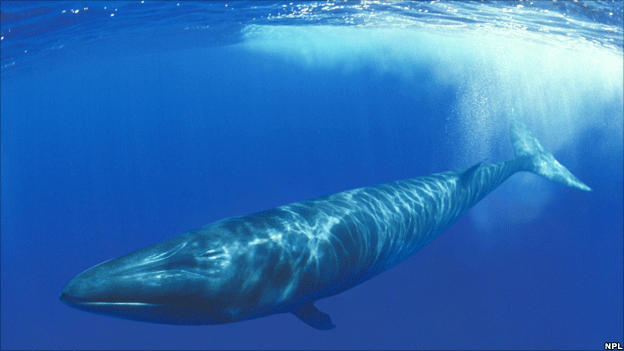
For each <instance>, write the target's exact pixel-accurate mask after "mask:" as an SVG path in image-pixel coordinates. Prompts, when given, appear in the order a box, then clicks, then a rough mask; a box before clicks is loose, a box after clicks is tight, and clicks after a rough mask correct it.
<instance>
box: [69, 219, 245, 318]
mask: <svg viewBox="0 0 624 351" xmlns="http://www.w3.org/2000/svg"><path fill="white" fill-rule="evenodd" d="M224 234H225V235H227V233H224V232H219V231H218V230H217V231H216V232H215V231H214V229H213V230H211V231H210V233H206V232H205V230H203V228H200V229H197V230H194V231H190V232H187V233H186V234H184V235H182V236H180V237H177V238H174V239H171V240H168V241H165V242H162V243H159V244H156V245H153V246H150V247H147V248H144V249H142V250H138V251H135V252H133V253H130V254H127V255H124V256H121V257H118V258H115V259H112V260H109V261H106V262H103V263H101V264H99V265H97V266H95V267H92V268H90V269H88V270H86V271H84V272H83V273H81V274H79V275H78V276H76V277H75V278H74V279H72V280H71V281H70V282H69V283H68V284H67V285H66V286H65V288H64V289H63V291H62V293H61V296H60V299H61V301H63V302H64V303H65V304H67V305H69V306H71V307H74V308H77V309H80V310H83V311H88V312H93V313H98V314H103V315H107V316H112V317H118V318H124V319H131V320H139V321H145V322H153V323H166V324H222V323H228V322H231V321H235V320H236V318H235V317H234V316H233V315H232V313H231V311H230V310H231V309H232V308H230V307H232V303H234V301H231V300H232V296H233V294H230V293H229V292H231V291H232V290H235V289H236V287H235V286H234V285H235V282H234V281H233V279H231V278H232V276H233V274H232V272H233V271H234V270H235V267H233V263H232V259H231V255H230V253H228V250H227V246H224V245H223V237H224ZM234 309H235V308H234Z"/></svg>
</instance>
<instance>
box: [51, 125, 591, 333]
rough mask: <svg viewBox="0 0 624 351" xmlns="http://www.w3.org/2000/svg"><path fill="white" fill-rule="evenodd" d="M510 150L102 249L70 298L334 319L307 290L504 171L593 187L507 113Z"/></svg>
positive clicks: (391, 253) (168, 312)
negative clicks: (108, 252) (457, 166)
mask: <svg viewBox="0 0 624 351" xmlns="http://www.w3.org/2000/svg"><path fill="white" fill-rule="evenodd" d="M510 135H511V141H512V144H513V147H514V152H515V157H514V158H513V159H511V160H509V161H505V162H499V163H494V164H484V163H483V162H480V163H477V164H475V165H474V166H472V167H469V168H466V169H461V170H455V171H448V172H442V173H436V174H431V175H427V176H422V177H416V178H411V179H406V180H400V181H395V182H391V183H386V184H381V185H376V186H370V187H364V188H359V189H354V190H349V191H344V192H340V193H337V194H333V195H328V196H322V197H319V198H315V199H311V200H306V201H301V202H296V203H292V204H288V205H285V206H280V207H277V208H274V209H270V210H267V211H262V212H258V213H253V214H250V215H246V216H240V217H232V218H226V219H223V220H220V221H217V222H214V223H211V224H208V225H206V226H203V227H201V228H198V229H195V230H191V231H189V232H187V233H185V234H183V235H181V236H179V237H176V238H173V239H170V240H167V241H164V242H162V243H159V244H156V245H153V246H149V247H147V248H144V249H141V250H138V251H135V252H133V253H129V254H127V255H124V256H121V257H118V258H115V259H112V260H109V261H106V262H104V263H101V264H99V265H97V266H95V267H93V268H90V269H88V270H86V271H85V272H83V273H81V274H80V275H78V276H77V277H75V278H74V279H73V280H71V281H70V282H69V283H68V284H67V286H65V288H64V289H63V292H62V293H61V296H60V298H61V300H62V301H63V302H64V303H66V304H67V305H69V306H71V307H74V308H77V309H80V310H84V311H89V312H94V313H99V314H103V315H108V316H113V317H118V318H125V319H131V320H138V321H145V322H153V323H166V324H182V325H197V324H223V323H232V322H237V321H243V320H248V319H252V318H259V317H264V316H268V315H272V314H276V313H293V314H294V315H295V316H297V317H298V318H299V319H301V320H302V321H303V322H305V323H307V324H308V325H310V326H312V327H314V328H316V329H320V330H329V329H333V328H334V327H335V326H334V324H333V323H332V322H331V319H330V317H329V315H327V314H326V313H323V312H321V311H319V310H318V309H317V308H316V307H315V306H314V302H315V301H317V300H319V299H322V298H325V297H328V296H332V295H335V294H338V293H340V292H343V291H345V290H347V289H350V288H352V287H354V286H356V285H358V284H360V283H362V282H364V281H366V280H368V279H370V278H372V277H374V276H376V275H378V274H380V273H382V272H384V271H386V270H387V269H389V268H391V267H393V266H395V265H397V264H398V263H400V262H402V261H404V260H405V259H407V258H408V257H410V256H412V255H413V254H414V253H416V252H417V251H419V250H420V249H421V248H423V247H424V246H425V245H426V244H427V243H429V242H430V241H431V240H433V239H434V238H436V237H437V236H438V235H439V234H440V233H442V232H443V231H444V230H445V229H447V228H448V227H449V226H450V225H451V224H453V223H454V222H455V221H456V220H457V219H458V218H459V217H461V216H462V215H463V214H464V213H465V212H466V211H468V210H469V209H470V208H471V207H473V206H474V205H475V204H476V203H477V202H479V201H480V200H481V199H482V198H483V197H485V196H486V195H487V194H489V193H490V192H492V191H493V190H494V189H495V188H496V187H498V186H499V185H500V184H501V183H502V182H504V181H505V180H506V179H507V178H509V177H510V176H511V175H512V174H514V173H516V172H519V171H528V172H532V173H535V174H539V175H541V176H543V177H545V178H547V179H550V180H552V181H555V182H558V183H561V184H563V185H567V186H570V187H573V188H577V189H580V190H585V191H591V189H590V188H589V187H588V186H587V185H585V184H584V183H582V182H581V181H580V180H579V179H577V178H576V177H575V176H574V175H572V174H571V173H570V172H569V171H568V170H567V169H566V168H565V167H564V166H562V165H561V164H559V162H557V160H555V158H554V157H553V155H552V154H550V153H548V152H547V151H545V150H544V149H543V147H542V146H541V145H540V143H539V141H538V140H537V139H536V138H535V136H534V135H533V134H532V133H531V131H529V130H528V129H527V128H526V127H525V126H524V124H522V123H521V122H519V121H518V120H517V119H516V118H515V117H513V114H512V116H511V118H510Z"/></svg>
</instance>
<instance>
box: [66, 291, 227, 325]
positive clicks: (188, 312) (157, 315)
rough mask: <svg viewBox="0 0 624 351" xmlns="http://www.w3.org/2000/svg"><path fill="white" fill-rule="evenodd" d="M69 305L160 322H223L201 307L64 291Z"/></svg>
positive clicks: (189, 323)
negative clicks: (115, 299)
mask: <svg viewBox="0 0 624 351" xmlns="http://www.w3.org/2000/svg"><path fill="white" fill-rule="evenodd" d="M59 298H60V300H61V301H62V302H63V303H64V304H66V305H67V306H70V307H73V308H75V309H78V310H82V311H86V312H91V313H96V314H101V315H104V316H109V317H116V318H121V319H129V320H133V321H141V322H150V323H158V324H176V325H202V324H221V323H223V322H220V321H217V320H214V318H212V317H211V316H210V315H209V314H208V313H206V312H207V311H206V310H204V309H201V308H192V307H181V306H174V305H168V304H159V303H146V302H107V301H92V300H83V299H80V298H75V297H72V296H70V295H69V294H67V293H65V292H63V293H61V296H60V297H59Z"/></svg>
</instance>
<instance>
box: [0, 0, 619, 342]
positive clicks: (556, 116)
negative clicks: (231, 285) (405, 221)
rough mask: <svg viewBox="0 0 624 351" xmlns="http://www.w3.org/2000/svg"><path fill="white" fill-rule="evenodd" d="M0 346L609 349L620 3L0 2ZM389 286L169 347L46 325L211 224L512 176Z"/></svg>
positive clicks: (149, 330)
mask: <svg viewBox="0 0 624 351" xmlns="http://www.w3.org/2000/svg"><path fill="white" fill-rule="evenodd" d="M1 7H2V8H1V10H2V14H1V15H2V17H1V19H2V21H1V26H2V29H1V45H2V55H1V73H2V82H1V84H2V85H1V113H2V115H1V117H2V120H1V180H2V187H1V230H2V248H1V250H2V252H1V253H2V256H1V258H2V267H1V268H2V275H1V279H2V281H1V283H2V288H1V293H2V302H1V313H2V325H1V332H2V341H1V346H2V348H3V349H17V348H20V349H24V348H26V349H41V348H45V349H67V348H78V349H187V348H200V349H204V348H211V349H212V348H215V349H232V348H234V349H241V348H263V349H275V348H287V349H306V348H314V349H319V348H329V349H363V348H365V349H376V348H380V349H394V348H399V349H603V348H604V343H605V342H621V343H623V344H624V337H623V335H622V331H623V330H624V327H623V310H624V307H623V286H624V282H623V274H622V270H623V266H624V263H623V252H624V247H623V234H622V233H623V227H622V223H623V221H624V219H623V206H622V204H623V201H624V200H623V195H622V194H623V186H622V185H623V179H622V177H623V174H624V171H623V164H624V161H623V150H622V149H623V148H622V144H623V140H622V139H623V137H622V135H623V131H624V127H623V125H622V123H623V119H624V117H623V115H624V113H623V91H622V90H623V84H624V83H623V72H622V71H623V67H622V62H623V61H622V59H623V48H622V45H623V44H622V43H623V39H622V33H623V30H622V17H623V16H622V2H561V1H557V2H537V1H536V2H533V3H531V2H527V1H523V2H493V3H487V2H486V3H482V2H476V3H472V2H462V3H455V2H446V3H429V2H426V3H359V2H348V3H313V2H305V3H298V2H294V3H291V2H275V3H272V2H271V3H270V2H232V3H223V2H219V3H194V2H180V3H176V2H162V3H153V2H145V3H141V2H130V3H117V2H45V3H39V2H34V3H33V2H29V3H20V2H2V4H1ZM511 108H514V109H515V111H517V112H518V113H519V115H520V118H521V119H522V120H523V121H524V122H525V123H526V124H527V125H528V126H529V128H530V129H531V130H533V132H534V133H535V134H536V135H537V137H538V138H539V139H540V141H541V142H542V144H543V145H544V147H545V149H547V150H549V151H551V152H553V154H554V155H555V156H556V157H557V159H558V160H559V161H560V162H561V163H562V164H564V165H566V166H567V167H568V168H569V169H570V170H571V171H572V172H573V173H574V174H575V175H576V176H577V177H578V178H580V179H581V180H582V181H583V182H585V183H586V184H588V185H589V186H590V187H592V188H593V189H594V191H593V192H591V193H586V192H581V191H577V190H574V189H570V188H566V187H563V186H561V185H558V184H555V183H551V182H549V181H547V180H545V179H542V178H540V177H538V176H535V175H533V174H528V173H526V174H525V173H522V174H517V175H514V176H513V177H512V178H511V179H509V180H508V181H507V182H506V183H504V184H503V185H502V186H501V187H500V188H499V189H497V190H496V191H494V192H493V193H492V194H490V195H489V196H488V197H486V198H485V199H484V200H483V201H482V202H481V203H479V204H478V205H477V206H476V207H475V208H473V209H472V210H471V211H470V212H468V213H467V214H466V215H465V216H464V217H462V218H461V219H460V220H459V221H458V222H456V223H455V224H454V225H453V226H452V227H451V228H450V229H449V230H447V231H446V232H445V233H443V234H442V235H441V236H440V237H438V238H437V239H436V240H434V241H433V242H431V243H430V244H429V245H428V246H426V247H425V248H424V249H423V250H422V251H420V252H419V253H417V254H416V255H414V256H413V257H412V258H410V259H408V260H407V261H405V262H404V263H402V264H400V265H398V266H397V267H395V268H393V269H391V270H389V271H387V272H385V273H383V274H381V275H380V276H378V277H376V278H374V279H372V280H370V281H368V282H366V283H364V284H361V285H360V286H357V287H355V288H353V289H351V290H348V291H346V292H344V293H342V294H339V295H336V296H334V297H331V298H327V299H324V300H320V301H318V302H317V303H316V306H317V307H319V309H321V310H322V311H324V312H326V313H328V314H329V315H330V316H331V317H332V321H333V322H334V324H336V326H337V327H336V328H335V329H334V330H332V331H329V332H321V331H317V330H315V329H312V328H310V327H309V326H307V325H305V324H304V323H302V322H301V321H299V320H298V319H296V318H295V317H294V316H292V315H290V314H284V315H274V316H271V317H267V318H260V319H256V320H251V321H246V322H240V323H234V324H229V325H217V326H187V327H184V326H168V325H157V324H148V323H140V322H133V321H126V320H121V319H114V318H108V317H103V316H99V315H95V314H90V313H85V312H82V311H79V310H75V309H72V308H69V307H67V306H65V305H64V304H62V303H61V302H60V301H59V299H58V297H59V294H60V292H61V290H62V288H63V287H64V286H65V284H66V283H67V282H68V281H69V280H70V279H72V278H73V277H74V276H76V275H77V274H79V273H80V272H82V271H83V270H85V269H87V268H89V267H91V266H93V265H96V264H98V263H100V262H103V261H105V260H108V259H111V258H114V257H117V256H120V255H122V254H125V253H129V252H131V251H134V250H137V249H140V248H143V247H145V246H148V245H152V244H155V243H158V242H161V241H163V240H166V239H169V238H172V237H175V236H177V235H180V234H182V233H184V232H185V231H187V230H190V229H193V228H196V227H199V226H202V225H204V224H207V223H210V222H213V221H216V220H219V219H221V218H225V217H231V216H236V215H243V214H248V213H252V212H255V211H260V210H264V209H268V208H272V207H275V206H279V205H283V204H286V203H290V202H294V201H300V200H304V199H308V198H312V197H316V196H321V195H327V194H331V193H335V192H339V191H343V190H347V189H352V188H357V187H362V186H367V185H373V184H379V183H384V182H388V181H392V180H398V179H404V178H410V177H414V176H419V175H425V174H430V173H434V172H440V171H445V170H450V169H456V168H463V167H467V166H470V165H472V164H474V163H476V162H479V161H481V160H483V159H487V161H488V162H498V161H502V160H506V159H509V158H511V157H512V156H513V151H512V148H511V144H510V141H509V135H508V131H507V128H508V124H507V118H508V115H509V111H510V110H511Z"/></svg>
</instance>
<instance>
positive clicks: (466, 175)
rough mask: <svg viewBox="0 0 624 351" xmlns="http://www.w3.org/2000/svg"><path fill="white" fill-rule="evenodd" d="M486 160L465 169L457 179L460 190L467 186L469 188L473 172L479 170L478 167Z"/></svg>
mask: <svg viewBox="0 0 624 351" xmlns="http://www.w3.org/2000/svg"><path fill="white" fill-rule="evenodd" d="M486 160H487V158H486V159H483V160H482V161H480V162H478V163H477V164H475V165H473V166H472V167H470V168H468V169H466V170H465V171H464V172H463V173H462V174H461V176H460V177H459V180H460V183H461V186H462V188H466V187H468V186H470V180H471V179H472V175H473V174H474V172H475V171H476V170H477V169H479V167H480V166H481V165H482V164H483V162H485V161H486Z"/></svg>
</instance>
